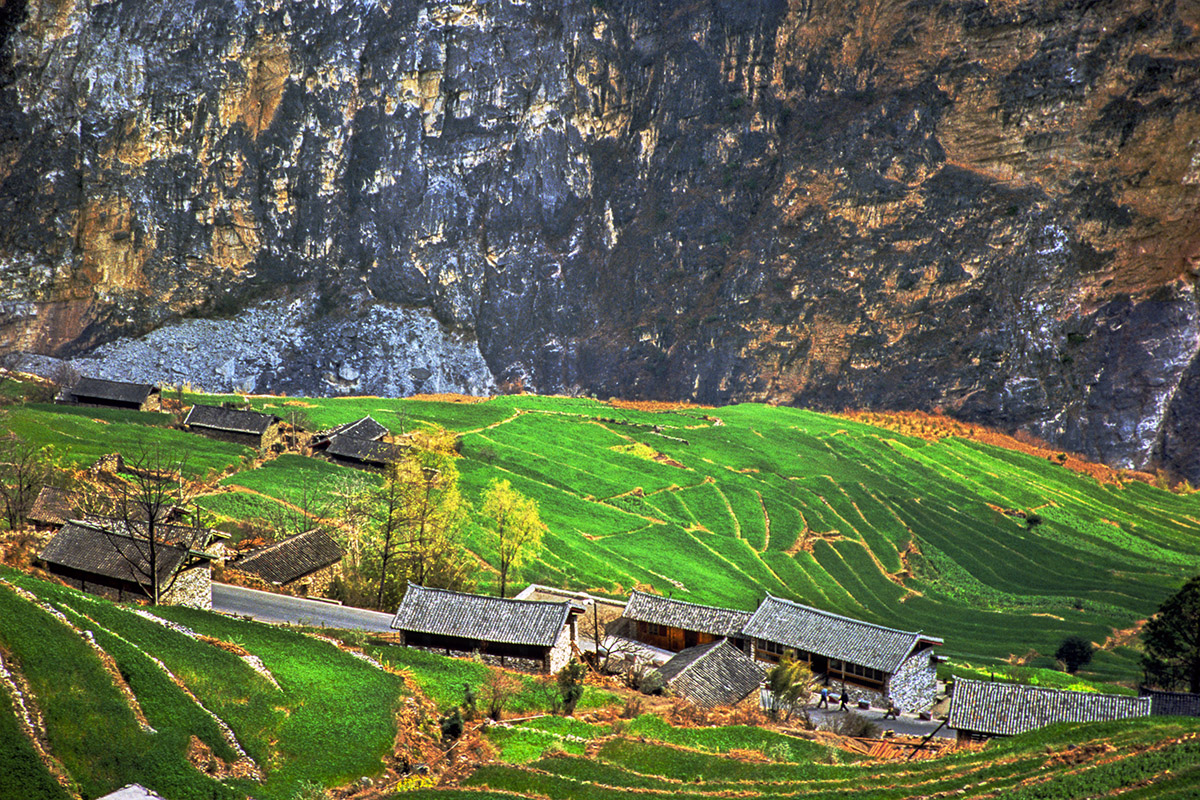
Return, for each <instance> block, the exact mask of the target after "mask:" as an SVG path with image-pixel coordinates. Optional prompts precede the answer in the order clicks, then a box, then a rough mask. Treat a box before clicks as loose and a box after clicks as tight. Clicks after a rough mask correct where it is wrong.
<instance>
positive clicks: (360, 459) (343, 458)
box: [325, 435, 405, 469]
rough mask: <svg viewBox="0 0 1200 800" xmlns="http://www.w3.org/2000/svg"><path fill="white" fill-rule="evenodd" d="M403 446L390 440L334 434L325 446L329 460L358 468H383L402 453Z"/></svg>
mask: <svg viewBox="0 0 1200 800" xmlns="http://www.w3.org/2000/svg"><path fill="white" fill-rule="evenodd" d="M404 453H405V448H404V447H402V446H400V445H398V444H391V443H390V442H377V441H373V440H371V439H356V438H354V437H353V436H345V435H342V436H334V437H333V438H332V439H330V440H329V444H327V445H326V446H325V456H326V458H328V459H329V460H330V461H333V462H334V463H337V464H343V465H345V466H348V467H357V468H358V469H383V468H384V467H386V466H387V465H388V464H392V463H395V462H396V461H398V460H400V458H401V457H402V456H403V455H404Z"/></svg>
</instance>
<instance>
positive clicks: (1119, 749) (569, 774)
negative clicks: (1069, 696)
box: [404, 718, 1200, 800]
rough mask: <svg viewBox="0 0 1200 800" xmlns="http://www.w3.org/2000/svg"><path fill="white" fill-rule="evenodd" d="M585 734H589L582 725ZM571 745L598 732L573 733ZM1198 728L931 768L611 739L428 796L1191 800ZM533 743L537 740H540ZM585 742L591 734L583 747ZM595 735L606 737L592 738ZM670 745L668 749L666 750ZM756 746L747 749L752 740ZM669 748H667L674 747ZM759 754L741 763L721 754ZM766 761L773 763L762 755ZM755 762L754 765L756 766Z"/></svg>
mask: <svg viewBox="0 0 1200 800" xmlns="http://www.w3.org/2000/svg"><path fill="white" fill-rule="evenodd" d="M582 727H586V726H582ZM572 731H573V734H572V739H571V741H573V740H574V739H587V738H588V736H589V732H588V731H586V730H580V726H574V727H573V728H572ZM1198 732H1200V722H1197V721H1195V720H1184V719H1179V718H1150V719H1143V720H1137V721H1130V722H1125V723H1093V724H1089V725H1057V726H1054V727H1052V728H1047V729H1044V730H1042V731H1037V732H1034V733H1030V734H1026V735H1024V736H1019V737H1014V738H1013V739H1011V740H1007V741H998V742H993V743H991V744H989V745H988V746H987V747H986V748H984V749H983V750H981V751H977V752H964V753H959V754H955V755H950V756H945V757H942V758H937V759H931V760H918V761H911V762H899V763H888V764H879V763H862V764H845V763H839V762H840V761H841V760H842V759H843V758H844V757H845V754H844V753H840V752H837V751H831V750H829V749H827V748H824V747H821V746H819V745H816V744H811V743H808V742H804V741H797V740H794V739H791V740H789V739H788V738H787V737H782V736H780V737H778V738H779V739H780V740H781V741H779V742H774V743H771V744H769V745H767V746H766V747H765V748H763V747H762V745H763V742H762V739H763V738H764V737H762V736H754V737H751V736H749V735H747V733H746V732H745V730H743V729H732V728H731V729H709V730H699V731H694V730H678V729H663V728H660V729H659V735H656V734H655V732H654V731H651V732H650V733H649V735H646V733H645V732H642V731H631V733H630V734H626V735H620V736H616V737H607V736H606V737H604V738H603V740H602V741H596V742H593V743H592V744H590V745H589V746H588V748H587V755H586V756H585V755H571V754H563V753H561V750H560V752H559V753H558V754H554V755H550V756H546V757H543V758H540V759H539V760H536V761H533V762H532V763H529V764H526V765H513V764H507V765H494V766H485V767H483V768H481V769H479V770H477V771H476V772H475V773H474V774H473V775H472V776H471V777H470V778H468V779H467V780H466V781H465V782H464V787H465V789H467V790H464V789H457V790H439V791H424V792H417V793H413V794H406V795H404V796H405V797H410V798H420V799H421V800H488V799H489V798H505V800H516V798H549V800H584V799H586V800H618V798H622V797H627V796H628V795H629V793H630V792H636V793H637V794H638V796H639V797H642V798H647V799H648V798H653V797H663V798H667V797H687V798H695V800H701V798H716V797H730V796H737V797H743V798H757V797H781V796H791V797H804V798H806V800H807V799H809V798H812V799H813V800H816V799H817V798H830V800H834V799H835V798H843V797H846V796H847V795H848V794H852V795H853V796H854V797H855V798H869V799H870V800H885V798H886V799H887V800H901V798H916V797H942V796H953V797H996V796H997V795H998V794H999V793H1001V792H1002V793H1003V795H1004V797H1006V798H1011V799H1012V800H1030V799H1032V798H1055V799H1056V800H1070V799H1071V798H1085V797H1086V798H1092V797H1122V798H1129V800H1133V798H1180V799H1182V798H1190V797H1195V796H1196V795H1197V792H1200V738H1198ZM530 733H531V734H535V733H536V731H532V732H530ZM579 734H583V735H582V736H580V735H579ZM592 735H593V736H601V735H602V734H601V732H600V731H593V732H592ZM664 739H665V740H666V741H664ZM747 740H748V741H747ZM668 742H669V743H668ZM723 742H726V743H735V744H733V746H735V747H737V746H743V747H744V745H745V744H749V745H750V747H748V748H745V749H742V750H741V751H740V752H739V754H738V755H739V756H740V757H734V756H731V755H728V754H725V755H723V754H719V753H718V752H715V751H720V750H724V749H728V744H726V746H725V747H722V746H721V744H722V743H723ZM763 749H765V750H766V754H764V753H763V752H762V750H763ZM747 756H748V757H747Z"/></svg>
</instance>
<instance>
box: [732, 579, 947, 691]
mask: <svg viewBox="0 0 1200 800" xmlns="http://www.w3.org/2000/svg"><path fill="white" fill-rule="evenodd" d="M742 635H743V636H744V637H745V638H746V639H747V640H748V644H749V646H751V647H752V648H753V650H752V653H753V655H754V657H755V658H756V659H758V660H760V661H768V662H777V661H779V659H780V658H781V657H782V656H783V654H784V653H785V652H787V651H789V650H791V651H793V652H794V653H795V654H796V657H797V658H798V659H800V660H802V661H807V662H808V663H809V665H810V666H811V668H812V671H813V674H814V675H820V676H824V680H825V681H826V682H827V683H833V682H836V683H837V684H839V686H841V685H844V686H845V687H846V690H847V693H848V694H849V695H850V696H851V697H852V698H853V699H854V700H856V701H858V700H863V701H866V702H868V703H870V704H871V705H875V706H880V707H883V706H886V704H887V700H889V699H890V700H891V701H892V702H894V703H895V704H896V706H897V707H898V708H899V709H900V710H901V711H915V710H920V709H925V708H928V707H929V706H931V705H933V702H934V700H935V698H936V694H937V658H936V656H935V655H934V652H933V648H934V647H935V646H937V645H940V644H943V642H942V640H941V639H939V638H936V637H933V636H926V635H924V634H922V633H920V632H910V631H901V630H896V629H894V628H886V627H884V626H882V625H875V624H872V623H869V622H863V621H861V620H856V619H852V618H850V617H843V616H841V615H840V614H832V613H830V612H828V611H821V610H820V609H816V608H812V607H810V606H805V605H801V604H799V603H794V602H792V601H791V600H783V599H781V598H778V597H772V596H771V595H767V597H766V599H764V600H763V601H762V603H760V604H759V606H758V610H756V611H755V612H754V614H753V615H752V616H751V617H750V619H749V621H747V622H746V624H745V625H744V626H743V627H742Z"/></svg>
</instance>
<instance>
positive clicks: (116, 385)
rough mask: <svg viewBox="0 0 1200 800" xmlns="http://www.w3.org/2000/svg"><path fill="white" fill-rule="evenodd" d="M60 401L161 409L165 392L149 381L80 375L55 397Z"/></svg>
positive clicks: (73, 403)
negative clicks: (126, 381) (128, 381)
mask: <svg viewBox="0 0 1200 800" xmlns="http://www.w3.org/2000/svg"><path fill="white" fill-rule="evenodd" d="M54 401H55V402H56V403H66V404H70V405H80V406H107V407H109V408H128V409H132V410H134V411H161V410H162V391H161V390H160V389H159V388H158V387H157V386H154V385H152V384H149V383H125V382H124V381H106V380H104V379H102V378H80V379H79V380H78V381H76V382H75V385H74V386H72V387H70V388H69V389H63V390H62V391H61V392H59V393H58V396H57V397H55V398H54Z"/></svg>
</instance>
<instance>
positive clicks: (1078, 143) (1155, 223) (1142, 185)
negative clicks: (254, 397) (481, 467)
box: [0, 0, 1200, 478]
mask: <svg viewBox="0 0 1200 800" xmlns="http://www.w3.org/2000/svg"><path fill="white" fill-rule="evenodd" d="M0 213H2V218H3V219H4V221H5V224H4V225H3V226H2V227H0V352H16V351H22V352H33V353H40V354H45V355H52V356H86V355H87V354H88V353H90V352H92V351H93V350H95V349H96V348H97V347H100V346H101V345H104V346H106V347H107V348H108V349H107V350H104V351H102V352H106V353H112V352H117V351H120V348H122V347H124V348H126V349H125V350H124V351H121V352H134V351H133V350H129V348H136V347H137V346H139V345H137V344H136V343H137V342H139V341H141V342H143V346H147V347H149V346H151V345H152V344H153V343H152V342H151V344H146V342H148V341H150V340H146V339H144V337H146V336H147V335H149V334H151V332H153V331H155V330H157V329H160V328H162V327H163V326H178V325H179V324H180V321H181V320H190V319H205V318H218V319H232V318H236V317H237V316H238V315H239V314H241V313H243V312H245V310H246V309H257V308H263V307H265V306H264V305H263V304H271V303H274V304H279V307H288V304H289V303H294V302H296V300H297V299H298V298H307V297H310V296H311V297H313V298H315V299H313V300H312V302H311V303H309V304H308V308H309V310H310V311H311V313H308V314H307V315H306V316H305V317H304V319H303V320H302V321H301V322H300V323H298V324H299V325H300V326H301V328H302V329H303V330H302V331H301V332H299V333H297V334H296V335H295V336H294V337H293V339H294V340H295V341H296V342H298V344H297V346H296V347H293V348H290V349H280V350H279V351H278V352H280V353H285V355H286V367H280V366H278V365H271V364H266V362H264V364H266V365H265V366H262V368H259V367H253V368H249V367H245V364H244V363H243V361H239V360H238V359H237V358H234V364H233V366H232V367H229V369H228V370H226V371H230V372H232V373H234V374H235V378H236V380H237V381H240V382H249V384H250V385H251V386H252V388H258V389H268V388H285V387H286V388H287V389H288V390H290V391H311V392H338V391H349V390H351V389H353V390H355V391H368V392H370V391H380V392H383V391H409V390H417V389H416V388H415V387H417V384H418V383H420V382H422V381H428V380H430V376H432V375H444V376H447V377H446V380H447V382H445V383H440V384H438V385H444V386H460V387H461V388H464V389H471V388H484V389H486V388H487V387H489V386H490V385H491V384H492V382H493V381H494V382H495V383H497V384H500V385H517V384H519V385H523V386H524V387H525V388H527V389H536V390H539V391H554V392H578V393H595V394H599V395H602V396H607V395H621V396H626V397H635V396H638V397H648V398H693V399H696V400H700V401H709V402H723V401H730V400H738V399H743V400H767V401H772V402H782V403H795V404H802V405H807V406H813V407H818V408H841V407H843V406H870V407H891V408H926V409H928V408H942V409H944V410H946V411H947V412H948V413H953V414H956V415H959V416H961V417H964V418H968V419H973V420H981V421H985V422H988V423H991V424H995V425H998V426H1000V427H1003V428H1007V429H1010V430H1015V429H1024V430H1027V431H1030V432H1032V433H1035V434H1037V435H1039V436H1041V437H1043V438H1045V439H1048V440H1050V441H1052V442H1056V443H1058V444H1059V445H1061V446H1062V447H1064V448H1067V449H1072V450H1077V451H1081V452H1084V453H1088V454H1091V455H1093V456H1096V457H1099V458H1102V459H1104V460H1106V461H1108V462H1110V463H1114V464H1118V465H1124V466H1135V467H1144V466H1148V465H1159V464H1161V465H1163V466H1166V467H1167V468H1169V469H1172V470H1174V471H1176V472H1178V473H1179V474H1181V475H1186V476H1189V477H1192V478H1198V477H1200V445H1197V444H1196V443H1197V442H1200V360H1198V359H1197V357H1196V354H1197V349H1198V346H1200V318H1198V317H1200V310H1198V308H1197V300H1196V294H1195V283H1196V278H1197V274H1198V273H1200V5H1198V4H1196V3H1184V2H1169V0H1168V1H1167V2H1163V0H1130V2H1124V3H1093V2H1085V0H1040V1H1037V2H1035V1H1034V0H993V1H992V2H979V0H945V1H944V2H933V3H930V2H926V3H922V2H914V1H913V0H836V1H835V0H741V1H740V2H723V1H721V0H694V1H689V2H678V1H677V0H661V1H660V2H652V1H651V0H640V1H639V2H634V1H633V0H557V1H556V2H551V0H528V1H518V0H477V1H476V2H450V1H449V0H391V1H388V0H381V1H379V2H376V1H375V0H371V1H370V2H368V0H344V1H343V2H334V3H312V2H300V1H299V0H296V1H294V2H289V1H288V0H249V2H233V1H232V0H190V1H189V2H173V3H161V2H149V0H116V2H88V0H10V2H8V3H6V4H5V5H3V6H2V7H0ZM373 309H377V310H373ZM414 315H415V316H414ZM362 320H369V321H371V329H372V330H373V331H375V333H374V334H373V335H371V336H357V337H356V336H354V335H353V334H352V332H353V331H354V330H355V329H356V327H357V325H358V324H359V322H361V321H362ZM393 323H394V324H395V325H397V326H398V327H399V329H403V330H409V329H410V328H411V329H412V330H416V329H417V328H420V329H421V330H422V331H427V332H428V333H427V334H424V333H423V334H421V336H422V337H424V338H422V339H421V341H422V342H425V343H426V344H423V345H422V347H424V348H425V352H428V353H430V354H432V355H430V356H429V357H428V358H424V357H422V358H410V359H409V360H408V361H404V360H403V359H401V361H402V362H403V363H400V362H397V364H398V365H393V366H392V367H379V366H378V365H376V366H372V363H373V362H377V361H379V360H380V359H382V360H385V361H386V360H387V359H389V358H392V356H391V355H388V354H392V353H395V352H396V349H397V348H400V349H401V350H402V349H403V348H404V346H405V345H404V343H403V341H401V339H403V338H404V337H400V338H397V337H396V336H392V337H391V339H389V338H388V335H387V332H386V331H383V330H381V329H380V327H379V326H384V327H386V326H388V325H391V324H393ZM281 324H282V323H281ZM431 325H433V327H430V326H431ZM405 326H409V327H408V328H406V327H405ZM413 326H415V327H413ZM435 328H436V330H435ZM405 336H407V334H406V335H405ZM379 339H383V340H387V341H384V342H383V343H382V344H381V343H380V341H377V340H379ZM389 342H390V343H389ZM305 343H308V344H305ZM250 345H251V346H252V345H253V343H250ZM114 348H115V350H114ZM372 348H374V349H372ZM285 350H286V352H285ZM162 355H163V356H164V358H165V361H166V362H170V361H171V359H172V356H171V354H170V353H169V352H167V353H162ZM239 358H240V356H239ZM480 358H482V361H483V362H484V363H485V364H486V368H481V367H480V366H479V364H480V362H479V359H480ZM268 360H269V359H268ZM418 362H420V363H418ZM426 362H428V363H426ZM228 363H229V362H228V360H225V361H222V362H221V363H219V364H217V365H216V366H218V367H225V366H227V365H228ZM343 365H345V366H343ZM251 366H253V365H251ZM169 367H170V363H165V364H164V369H169ZM213 369H214V370H215V369H216V367H213ZM247 369H248V370H249V371H247ZM413 370H416V373H415V378H420V379H421V381H416V380H415V379H414V380H409V379H400V378H398V377H397V376H399V375H401V374H402V373H403V374H409V373H412V372H413ZM331 376H332V377H331ZM456 376H457V377H456ZM164 377H166V375H165V373H164ZM215 379H216V378H215V377H214V380H215ZM459 379H461V380H460V382H459V383H454V381H455V380H459ZM406 380H407V382H406ZM438 380H441V379H440V378H439V379H438ZM207 381H208V378H207V377H206V376H204V375H197V376H194V382H195V383H198V384H200V385H205V384H206V382H207Z"/></svg>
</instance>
